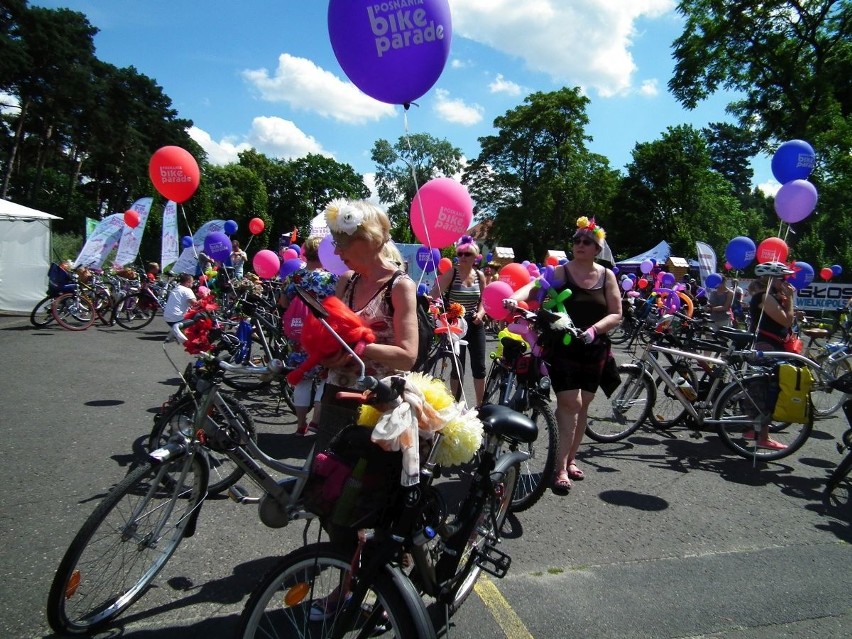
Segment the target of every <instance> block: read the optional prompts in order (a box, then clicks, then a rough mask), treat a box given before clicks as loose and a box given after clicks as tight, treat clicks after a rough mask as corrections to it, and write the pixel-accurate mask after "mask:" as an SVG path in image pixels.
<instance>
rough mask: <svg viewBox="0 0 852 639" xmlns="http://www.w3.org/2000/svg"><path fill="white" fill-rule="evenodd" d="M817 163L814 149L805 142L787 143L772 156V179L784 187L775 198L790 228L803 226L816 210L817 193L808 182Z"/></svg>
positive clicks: (792, 141) (791, 141) (778, 208)
mask: <svg viewBox="0 0 852 639" xmlns="http://www.w3.org/2000/svg"><path fill="white" fill-rule="evenodd" d="M814 159H815V154H814V150H813V147H811V145H810V144H808V143H807V142H805V141H804V140H790V141H789V142H784V144H782V145H781V146H779V147H778V150H776V151H775V155H773V156H772V175H774V176H775V179H776V180H778V181H779V182H780V183H781V185H782V186H781V188H780V189H779V190H778V193H776V194H775V213H777V214H778V217H779V218H781V220H783V221H784V222H787V223H788V224H795V223H796V222H801V221H802V220H804V219H805V218H806V217H808V216H809V215H810V214H811V213H813V211H814V209H815V208H816V204H817V190H816V187H815V186H814V185H813V184H812V183H811V182H808V180H807V178H808V176H809V175H810V174H811V171H813V169H814Z"/></svg>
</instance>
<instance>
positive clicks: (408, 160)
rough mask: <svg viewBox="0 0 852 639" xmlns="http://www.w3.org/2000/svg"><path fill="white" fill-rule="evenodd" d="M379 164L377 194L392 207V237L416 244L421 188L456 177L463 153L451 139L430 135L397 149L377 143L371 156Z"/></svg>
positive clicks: (400, 142)
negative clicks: (414, 222) (414, 209)
mask: <svg viewBox="0 0 852 639" xmlns="http://www.w3.org/2000/svg"><path fill="white" fill-rule="evenodd" d="M370 157H371V158H372V160H373V162H375V163H376V191H377V192H378V195H379V200H380V201H381V202H384V203H385V204H388V205H389V206H388V210H387V213H388V217H389V218H390V222H391V235H392V236H393V237H394V239H396V240H397V241H399V242H412V241H413V240H414V234H413V232H412V230H411V222H410V220H409V217H410V214H409V213H410V209H411V202H412V201H413V200H414V196H415V194H416V193H417V189H418V188H420V187H421V186H423V185H424V184H426V182H428V181H429V180H432V179H434V178H438V177H453V176H455V175H458V174H459V173H460V172H461V169H462V152H461V150H459V149H458V148H456V147H454V146H453V145H452V144H450V143H449V142H448V141H447V140H438V139H436V138H433V137H432V136H431V135H428V134H426V133H415V134H413V135H409V136H404V137H401V138H399V140H398V141H397V143H396V144H395V145H394V146H391V144H390V142H388V141H387V140H381V139H380V140H377V141H376V143H375V144H374V145H373V151H372V153H371V156H370Z"/></svg>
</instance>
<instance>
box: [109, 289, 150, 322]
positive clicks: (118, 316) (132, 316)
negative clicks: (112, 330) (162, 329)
mask: <svg viewBox="0 0 852 639" xmlns="http://www.w3.org/2000/svg"><path fill="white" fill-rule="evenodd" d="M158 308H159V306H158V305H157V302H156V301H155V300H153V299H151V298H150V297H148V296H147V295H143V294H141V293H131V294H130V295H128V296H127V297H125V298H124V299H121V300H119V301H118V302H117V303H116V305H115V307H114V308H113V311H112V319H114V320H115V323H116V324H118V325H119V326H121V328H126V329H127V330H130V331H135V330H138V329H140V328H145V327H146V326H148V324H150V323H151V322H153V321H154V316H155V315H156V314H157V309H158Z"/></svg>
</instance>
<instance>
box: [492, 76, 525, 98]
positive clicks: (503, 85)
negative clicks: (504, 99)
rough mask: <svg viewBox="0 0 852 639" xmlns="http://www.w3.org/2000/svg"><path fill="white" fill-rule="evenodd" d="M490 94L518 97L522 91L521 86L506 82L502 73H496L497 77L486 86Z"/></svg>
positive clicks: (509, 81)
mask: <svg viewBox="0 0 852 639" xmlns="http://www.w3.org/2000/svg"><path fill="white" fill-rule="evenodd" d="M488 89H489V90H490V91H491V93H505V94H506V95H511V96H518V95H521V92H522V91H523V89H522V88H521V85H519V84H517V83H515V82H512V81H511V80H507V79H506V78H504V77H503V74H502V73H498V74H497V77H496V78H494V80H493V81H492V82H491V83H490V84H489V85H488Z"/></svg>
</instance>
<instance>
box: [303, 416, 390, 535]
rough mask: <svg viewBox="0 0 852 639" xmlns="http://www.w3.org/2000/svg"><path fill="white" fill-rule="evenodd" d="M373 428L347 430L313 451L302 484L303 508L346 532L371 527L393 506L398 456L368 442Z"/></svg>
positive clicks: (363, 427) (377, 523)
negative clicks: (327, 444) (326, 444)
mask: <svg viewBox="0 0 852 639" xmlns="http://www.w3.org/2000/svg"><path fill="white" fill-rule="evenodd" d="M372 432H373V429H372V428H367V427H365V426H354V425H353V426H347V427H346V428H344V429H343V430H341V431H340V432H339V433H338V434H337V435H336V436H335V437H334V439H332V441H331V443H330V444H329V447H328V449H327V450H326V451H324V452H321V453H317V455H316V456H315V457H314V462H313V464H312V465H311V474H310V476H309V477H308V482H307V484H306V485H305V491H304V500H305V502H304V505H305V508H306V509H307V510H309V511H310V512H312V513H314V514H316V515H318V516H319V517H321V518H323V519H327V520H329V521H331V522H332V523H334V524H335V525H337V526H343V527H346V528H375V527H377V526H379V525H380V524H381V522H383V521H385V519H386V515H387V514H388V509H389V507H390V506H391V505H392V504H393V503H394V502H395V496H396V494H397V492H398V491H399V478H400V475H401V473H402V453H401V452H399V451H396V452H387V451H384V450H382V449H381V448H379V447H378V446H376V445H375V444H374V443H373V442H372V441H370V435H371V434H372Z"/></svg>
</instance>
